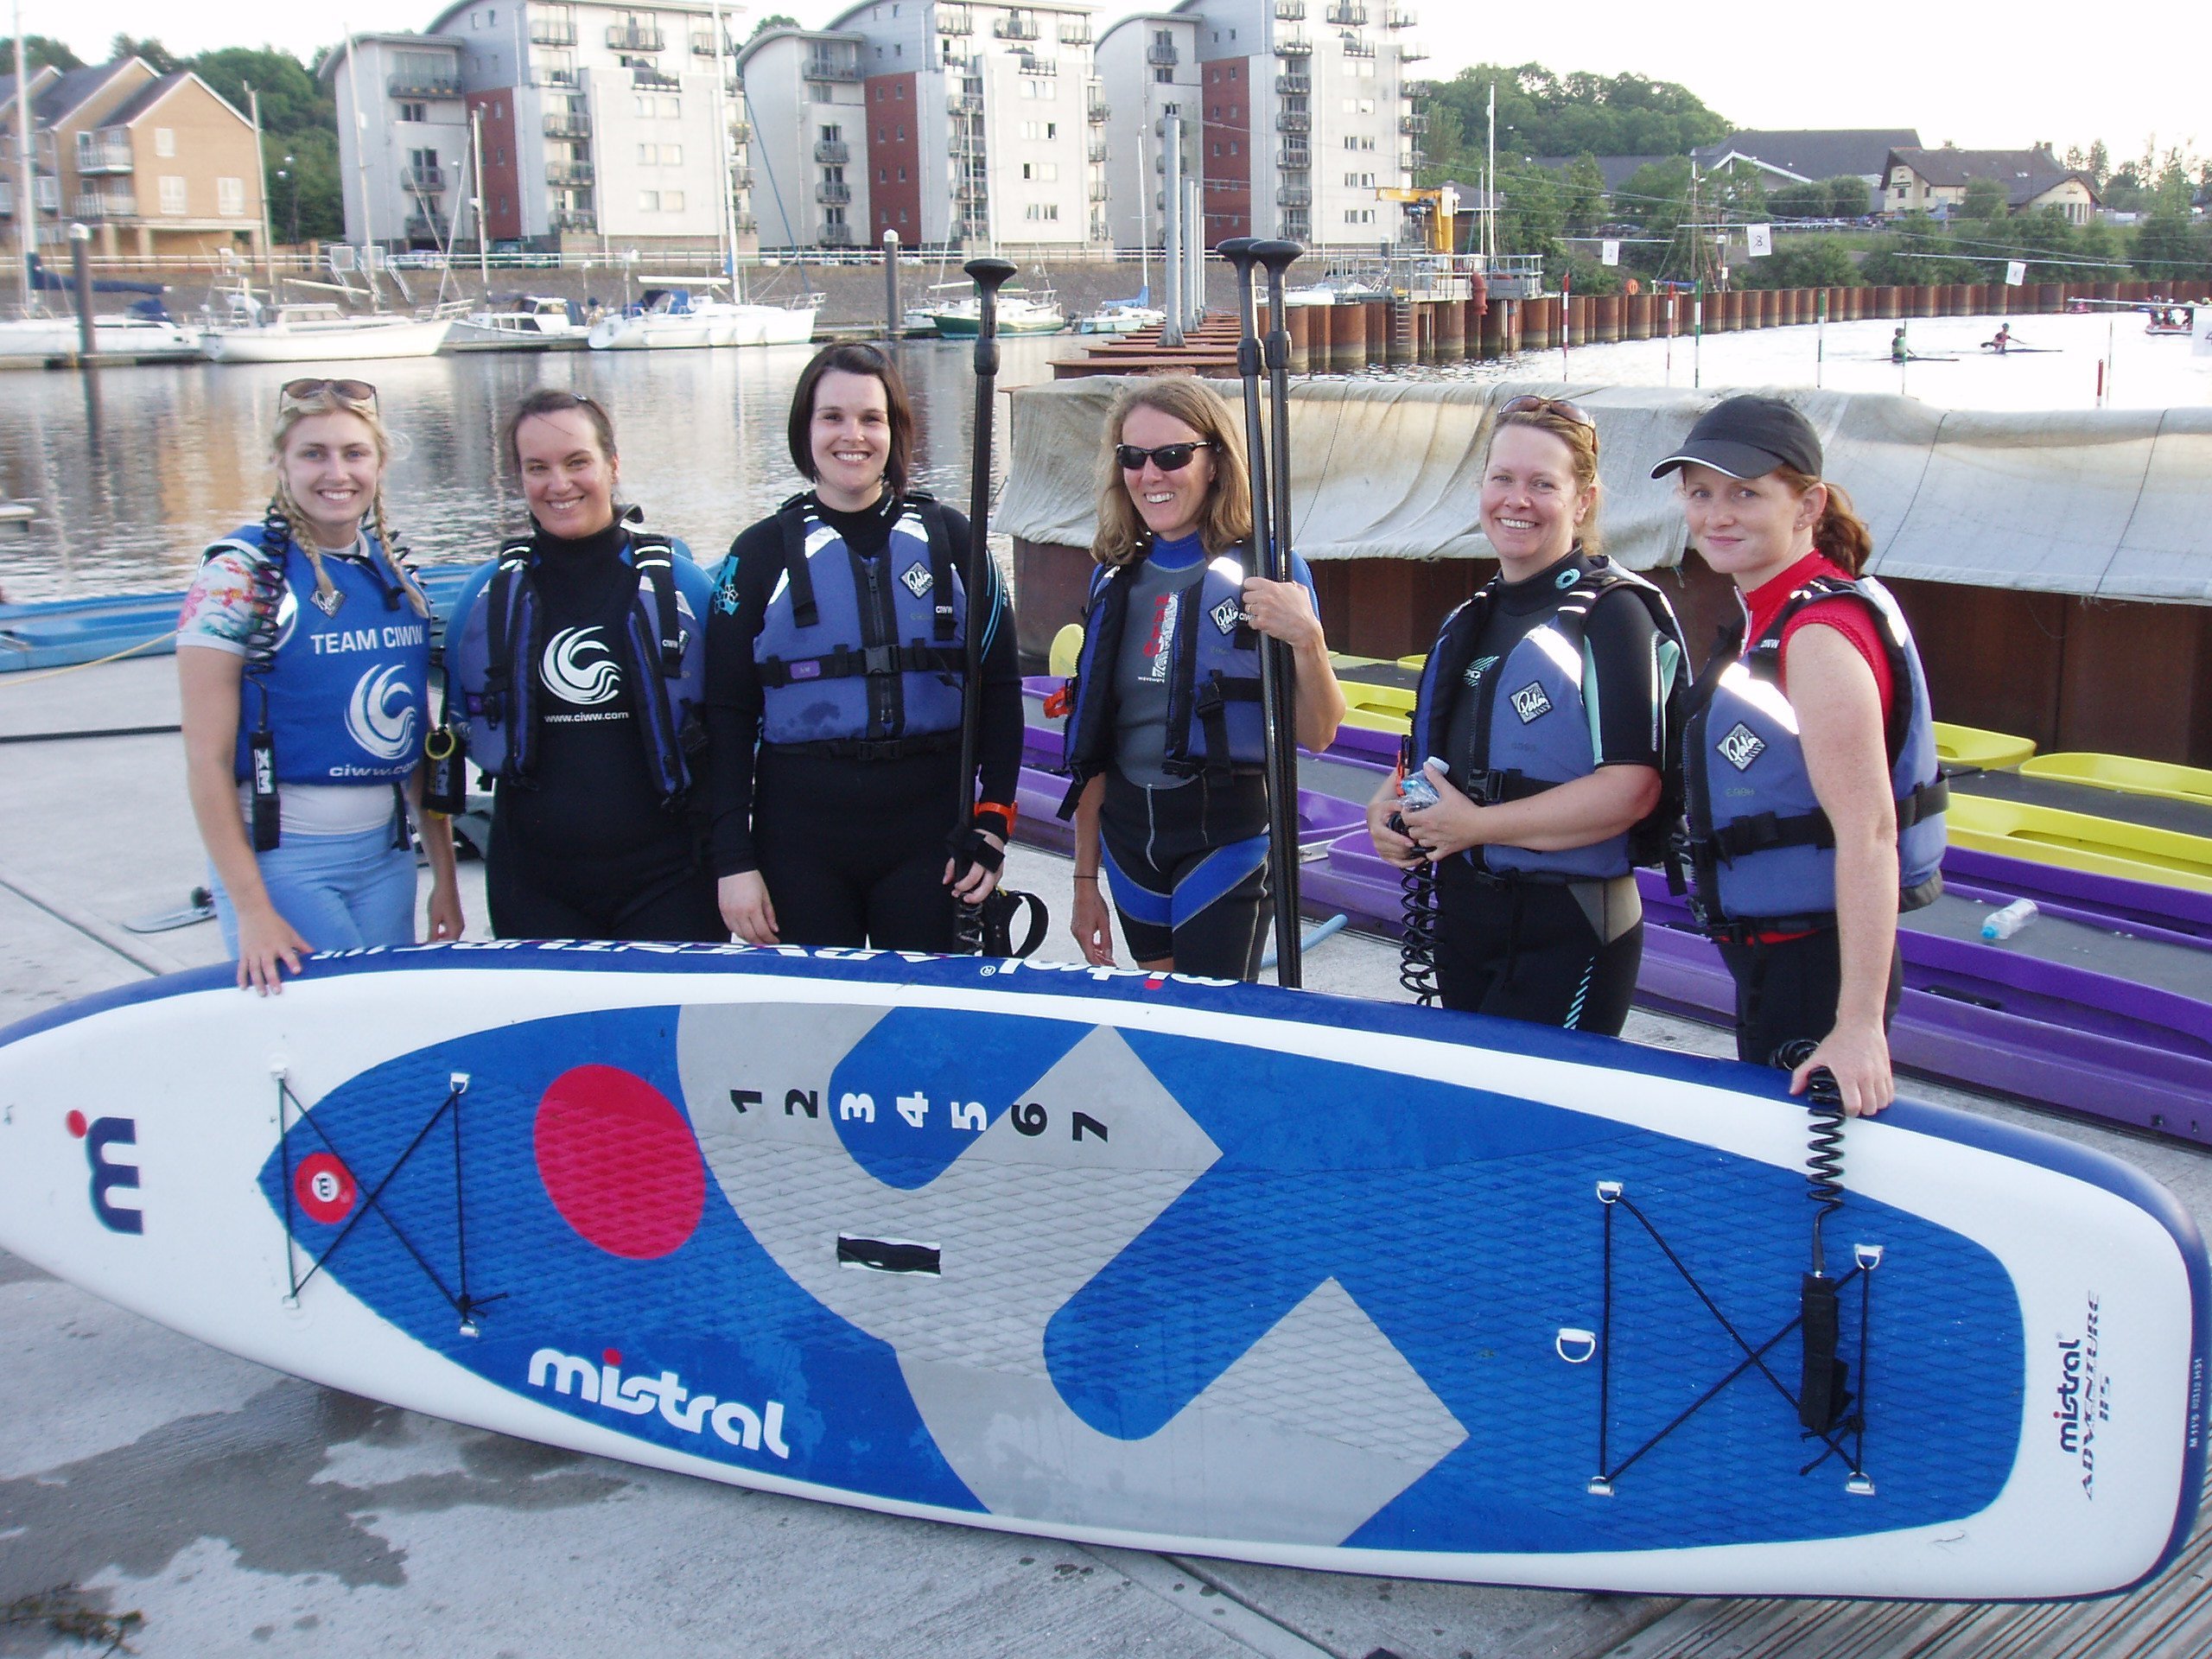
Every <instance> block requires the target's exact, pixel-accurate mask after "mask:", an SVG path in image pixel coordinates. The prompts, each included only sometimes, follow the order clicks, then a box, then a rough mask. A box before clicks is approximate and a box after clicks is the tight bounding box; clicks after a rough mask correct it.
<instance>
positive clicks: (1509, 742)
mask: <svg viewBox="0 0 2212 1659" xmlns="http://www.w3.org/2000/svg"><path fill="white" fill-rule="evenodd" d="M1586 566H1587V568H1586V569H1585V570H1584V571H1583V572H1582V573H1581V574H1580V577H1579V579H1578V580H1576V581H1575V582H1573V583H1572V584H1571V585H1570V586H1569V587H1567V588H1565V589H1564V590H1562V591H1561V592H1560V594H1559V598H1558V601H1557V606H1556V608H1555V610H1554V613H1553V615H1552V616H1551V618H1550V619H1549V620H1547V621H1544V622H1541V623H1538V624H1537V625H1536V626H1535V627H1533V628H1531V629H1529V632H1526V633H1525V634H1523V635H1522V637H1521V638H1520V639H1518V640H1517V641H1516V642H1515V644H1514V645H1513V648H1512V649H1511V650H1510V651H1509V652H1507V653H1506V655H1505V659H1504V661H1503V662H1501V663H1498V664H1496V665H1495V666H1493V667H1492V668H1491V670H1490V671H1489V672H1488V673H1487V674H1486V675H1484V678H1483V680H1482V683H1481V685H1480V687H1479V689H1478V690H1477V692H1476V696H1477V698H1478V704H1477V710H1476V717H1475V734H1476V740H1475V748H1474V752H1473V753H1471V754H1470V755H1456V754H1455V755H1446V754H1445V753H1444V752H1443V750H1442V748H1440V747H1438V746H1439V745H1440V744H1442V743H1443V742H1444V741H1445V731H1446V726H1447V724H1448V722H1449V721H1450V718H1451V711H1452V695H1453V693H1454V691H1455V690H1456V689H1457V688H1458V686H1459V683H1460V679H1461V677H1462V676H1464V675H1465V673H1466V671H1467V669H1468V668H1469V666H1470V665H1471V664H1472V662H1473V659H1474V653H1475V646H1476V644H1477V643H1478V641H1479V640H1480V639H1481V638H1482V634H1483V628H1484V624H1485V623H1486V622H1487V621H1488V620H1489V616H1490V607H1491V605H1492V604H1493V603H1494V602H1495V601H1496V598H1497V592H1498V589H1499V588H1500V587H1501V586H1502V585H1503V581H1504V578H1503V577H1502V576H1499V577H1494V578H1492V580H1491V582H1490V583H1489V584H1488V585H1486V586H1485V587H1484V588H1483V589H1482V590H1481V591H1480V592H1479V593H1478V594H1475V595H1474V597H1473V598H1471V599H1470V600H1468V601H1467V602H1466V603H1465V604H1464V605H1462V606H1460V607H1459V609H1458V610H1456V611H1454V612H1452V614H1451V615H1450V616H1448V617H1446V619H1445V621H1444V627H1443V630H1442V632H1440V634H1439V636H1438V638H1437V641H1436V644H1435V645H1434V647H1433V649H1431V651H1430V652H1429V653H1428V660H1427V663H1426V664H1423V665H1422V668H1421V688H1420V690H1419V692H1418V694H1417V695H1416V696H1415V698H1414V721H1413V753H1414V759H1415V760H1421V759H1424V758H1426V757H1427V756H1429V755H1432V754H1433V755H1435V756H1437V757H1438V758H1439V759H1441V760H1446V762H1447V763H1448V765H1449V767H1450V770H1451V773H1452V782H1453V783H1455V784H1457V785H1459V788H1460V789H1461V790H1462V791H1465V793H1466V794H1467V795H1468V796H1469V797H1470V798H1472V799H1474V800H1475V801H1477V802H1478V803H1480V804H1484V805H1486V806H1494V805H1497V804H1499V803H1501V802H1503V801H1517V800H1525V799H1527V798H1529V796H1531V795H1539V794H1541V793H1542V792H1543V791H1546V790H1548V789H1555V788H1557V787H1558V786H1559V785H1561V784H1565V783H1571V782H1573V780H1574V779H1577V778H1585V777H1587V776H1588V775H1589V774H1590V773H1591V772H1592V771H1594V770H1595V769H1596V767H1597V745H1596V742H1595V740H1594V739H1593V737H1592V732H1591V728H1590V709H1589V704H1588V702H1587V700H1586V697H1585V696H1584V693H1583V674H1584V661H1583V650H1582V636H1583V629H1584V627H1585V626H1586V623H1587V622H1588V620H1589V617H1590V612H1591V608H1592V607H1593V606H1595V605H1596V604H1597V603H1598V601H1599V600H1600V599H1602V598H1603V597H1604V596H1605V594H1610V593H1611V592H1612V591H1613V590H1614V589H1615V588H1627V589H1628V590H1630V592H1632V593H1633V594H1635V595H1636V596H1637V599H1638V600H1640V601H1642V602H1643V606H1644V608H1645V609H1646V610H1648V611H1649V613H1650V614H1651V621H1652V626H1654V627H1656V629H1657V630H1658V632H1659V637H1660V639H1661V640H1662V643H1668V644H1671V645H1673V647H1674V649H1673V650H1672V651H1671V652H1667V651H1664V650H1662V652H1661V659H1662V668H1665V669H1668V670H1669V678H1668V682H1667V683H1665V684H1664V685H1661V686H1657V687H1655V688H1654V690H1655V692H1656V702H1657V707H1656V710H1655V715H1656V718H1657V719H1658V720H1659V721H1661V722H1662V728H1661V732H1662V742H1661V744H1660V746H1659V753H1662V754H1666V753H1669V746H1670V745H1671V743H1672V741H1673V734H1674V733H1675V731H1677V730H1679V729H1680V726H1679V721H1680V717H1681V706H1682V702H1683V700H1684V698H1685V696H1687V693H1688V652H1687V651H1686V649H1685V648H1684V646H1683V643H1682V631H1681V624H1680V623H1679V622H1678V621H1676V620H1675V612H1674V607H1672V606H1671V605H1669V603H1668V602H1667V597H1666V595H1665V594H1662V593H1661V592H1660V591H1659V590H1658V589H1657V588H1655V587H1653V586H1652V585H1651V584H1650V583H1649V582H1646V581H1645V580H1644V579H1643V577H1642V576H1639V575H1636V574H1635V573H1634V572H1633V571H1630V570H1625V569H1622V568H1621V567H1620V566H1619V565H1618V564H1615V563H1613V562H1612V561H1611V560H1610V559H1608V558H1606V557H1605V556H1603V555H1602V554H1599V555H1592V556H1590V557H1589V558H1588V559H1587V560H1586ZM1680 801H1681V791H1680V790H1679V788H1669V787H1665V786H1664V784H1663V780H1662V788H1661V791H1660V799H1659V804H1658V805H1657V806H1656V808H1654V809H1653V810H1652V812H1651V813H1650V814H1649V816H1648V817H1646V818H1645V819H1644V820H1643V823H1639V824H1637V825H1635V826H1633V827H1631V828H1630V829H1627V830H1625V831H1624V832H1623V833H1621V834H1619V835H1618V836H1608V837H1606V838H1605V840H1604V841H1599V842H1592V843H1591V844H1590V845H1589V846H1586V847H1572V848H1567V849H1561V850H1560V851H1556V852H1538V851H1536V850H1535V849H1531V848H1527V847H1510V846H1506V845H1503V844H1502V843H1500V844H1493V845H1490V846H1485V847H1484V848H1483V849H1481V851H1482V855H1483V868H1485V869H1487V870H1488V871H1490V872H1491V874H1495V875H1508V876H1524V877H1532V878H1535V879H1536V880H1609V879H1611V878H1612V877H1615V876H1622V875H1626V874H1628V873H1629V871H1630V869H1631V868H1634V867H1635V866H1636V865H1637V864H1641V863H1650V862H1654V861H1656V860H1657V859H1658V858H1659V857H1661V856H1662V855H1663V853H1664V851H1665V844H1666V838H1667V836H1668V835H1669V833H1670V832H1671V830H1672V829H1673V825H1674V822H1675V817H1676V816H1677V814H1678V812H1679V810H1680ZM1470 856H1471V853H1470Z"/></svg>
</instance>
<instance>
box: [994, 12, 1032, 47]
mask: <svg viewBox="0 0 2212 1659" xmlns="http://www.w3.org/2000/svg"><path fill="white" fill-rule="evenodd" d="M1038 32H1039V31H1038V29H1037V20H1036V19H1035V18H1034V17H1025V16H1022V15H1021V14H1020V12H1014V13H1012V14H1010V15H1009V16H1004V17H1001V18H1000V19H999V20H998V21H997V22H995V23H993V24H992V25H991V33H992V34H994V35H997V36H998V37H999V39H1001V40H1002V41H1033V40H1035V39H1036V38H1037V37H1038Z"/></svg>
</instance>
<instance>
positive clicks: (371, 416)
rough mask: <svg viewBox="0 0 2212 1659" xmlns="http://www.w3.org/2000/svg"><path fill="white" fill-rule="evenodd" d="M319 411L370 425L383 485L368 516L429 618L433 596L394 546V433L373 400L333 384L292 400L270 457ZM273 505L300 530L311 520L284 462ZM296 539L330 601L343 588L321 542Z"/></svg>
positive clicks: (283, 410)
mask: <svg viewBox="0 0 2212 1659" xmlns="http://www.w3.org/2000/svg"><path fill="white" fill-rule="evenodd" d="M317 415H351V416H353V418H354V419H356V420H358V421H359V422H360V423H362V424H363V425H364V426H365V427H367V428H368V429H369V436H370V438H371V440H372V442H374V443H375V445H376V451H377V487H376V493H375V494H374V496H372V498H371V499H370V503H369V512H368V516H369V518H371V520H372V522H373V523H374V524H375V525H376V535H377V544H378V546H379V547H381V548H382V549H383V550H384V555H385V563H388V564H389V565H390V566H391V569H392V574H393V575H396V576H397V577H398V578H399V585H400V587H401V588H404V590H405V592H406V594H407V602H408V603H409V604H410V605H411V606H412V607H414V610H415V614H416V615H417V616H421V617H427V616H429V613H430V601H429V596H428V595H426V594H424V593H423V587H422V584H421V583H420V582H417V581H416V578H415V575H414V573H413V572H412V571H410V570H409V569H406V568H405V566H404V565H403V564H402V563H401V562H400V556H399V554H398V552H397V551H396V550H394V548H393V546H392V541H391V529H390V527H389V525H388V524H387V523H386V521H385V506H384V475H385V469H386V468H387V467H389V466H390V465H391V433H390V432H389V431H387V430H386V429H385V423H384V420H383V417H382V416H379V415H378V413H377V408H376V405H375V404H373V403H358V402H355V401H354V400H353V399H352V398H348V397H340V396H339V395H338V393H337V392H336V391H335V390H334V389H333V388H331V387H328V386H326V387H324V388H323V389H322V390H321V391H318V392H316V393H315V395H314V396H313V397H301V398H288V399H286V400H285V402H284V403H283V405H282V406H281V407H280V408H279V410H277V430H276V432H275V434H274V435H272V436H271V437H270V440H269V457H270V461H271V463H272V464H275V463H281V462H282V461H283V458H284V447H285V445H286V444H287V443H289V442H290V441H291V436H292V430H293V429H294V428H295V427H296V426H298V425H299V423H301V422H302V421H304V420H308V419H310V418H311V417H313V416H317ZM270 506H271V507H272V508H273V509H274V511H275V512H277V515H278V516H279V517H281V518H283V519H284V521H285V523H286V524H288V525H289V526H291V527H292V529H293V530H294V531H298V530H300V529H301V528H302V527H304V525H305V524H307V522H308V519H307V514H306V512H304V511H303V510H302V507H301V506H300V504H299V502H298V501H297V500H296V499H294V498H293V495H292V492H291V487H290V486H289V485H288V484H286V483H285V481H284V471H283V467H282V466H281V465H277V480H276V486H275V487H274V488H273V489H272V490H271V491H270ZM292 543H293V545H294V546H296V547H297V548H298V549H299V550H300V552H301V553H302V556H305V558H306V559H307V562H308V569H311V570H313V571H314V572H315V596H316V597H317V598H318V599H320V600H323V601H328V600H329V598H330V596H331V594H334V593H335V592H336V591H337V589H336V588H335V586H334V584H333V583H332V582H331V580H330V573H329V572H328V571H327V570H325V569H323V568H322V550H321V548H319V547H317V546H316V545H315V537H312V536H309V537H308V538H307V539H306V540H304V541H302V540H301V539H300V537H299V536H298V535H297V534H295V535H294V536H293V537H292Z"/></svg>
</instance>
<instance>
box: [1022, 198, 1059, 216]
mask: <svg viewBox="0 0 2212 1659" xmlns="http://www.w3.org/2000/svg"><path fill="white" fill-rule="evenodd" d="M1021 216H1022V217H1023V218H1024V219H1058V218H1059V216H1060V204H1059V203H1058V202H1057V201H1033V202H1031V203H1030V204H1029V206H1028V207H1027V208H1025V209H1024V210H1023V211H1022V215H1021Z"/></svg>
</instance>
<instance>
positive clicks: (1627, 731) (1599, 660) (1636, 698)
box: [1582, 588, 1674, 769]
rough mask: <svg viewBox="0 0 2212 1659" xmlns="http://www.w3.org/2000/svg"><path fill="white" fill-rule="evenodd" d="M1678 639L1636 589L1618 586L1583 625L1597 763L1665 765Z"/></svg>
mask: <svg viewBox="0 0 2212 1659" xmlns="http://www.w3.org/2000/svg"><path fill="white" fill-rule="evenodd" d="M1673 643H1674V642H1673V641H1671V640H1669V639H1665V637H1664V636H1663V635H1662V634H1661V633H1660V632H1659V629H1658V627H1657V626H1656V624H1655V623H1654V622H1653V621H1652V620H1651V613H1650V612H1649V611H1647V610H1646V609H1644V607H1643V601H1641V600H1639V599H1638V598H1637V596H1636V595H1635V594H1632V593H1629V592H1627V591H1625V590H1624V589H1618V588H1617V589H1615V590H1614V591H1613V592H1611V593H1610V594H1606V595H1605V597H1604V598H1603V599H1601V600H1599V601H1598V603H1597V604H1596V605H1595V606H1594V607H1592V609H1591V612H1590V620H1589V621H1588V622H1587V623H1586V625H1585V626H1584V627H1583V630H1582V701H1583V705H1584V707H1586V709H1588V710H1589V713H1590V740H1591V747H1592V753H1594V754H1595V755H1596V757H1597V764H1598V765H1599V766H1651V767H1654V768H1659V769H1663V768H1664V766H1665V765H1666V746H1667V734H1666V732H1665V730H1664V729H1663V728H1664V725H1665V721H1666V715H1667V683H1668V681H1667V669H1668V666H1669V664H1668V663H1667V661H1666V660H1665V657H1670V656H1671V655H1672V646H1673ZM1662 646H1664V647H1666V648H1667V650H1666V652H1665V654H1664V656H1662Z"/></svg>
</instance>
